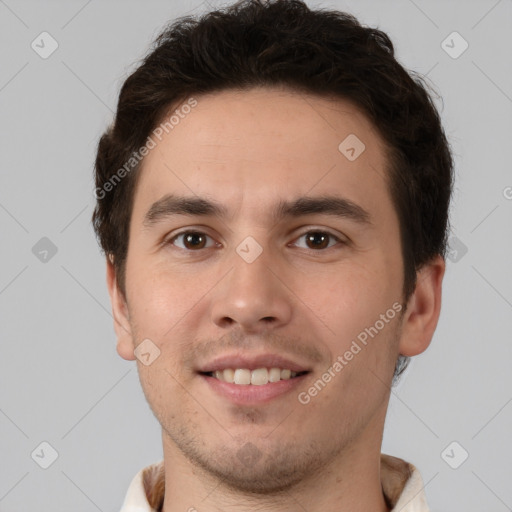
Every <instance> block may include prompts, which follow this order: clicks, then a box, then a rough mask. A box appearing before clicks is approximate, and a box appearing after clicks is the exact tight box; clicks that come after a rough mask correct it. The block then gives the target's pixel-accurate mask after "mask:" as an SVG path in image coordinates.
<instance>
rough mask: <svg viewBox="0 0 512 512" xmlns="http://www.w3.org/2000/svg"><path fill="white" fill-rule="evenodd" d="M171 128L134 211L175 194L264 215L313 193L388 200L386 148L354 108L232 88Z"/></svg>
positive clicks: (147, 168) (200, 102)
mask: <svg viewBox="0 0 512 512" xmlns="http://www.w3.org/2000/svg"><path fill="white" fill-rule="evenodd" d="M186 104H189V105H191V104H192V105H194V106H193V107H191V108H188V107H187V108H184V107H183V105H186ZM171 116H173V119H172V121H173V122H172V123H170V122H168V123H167V125H165V124H163V123H165V121H166V120H169V119H171ZM163 123H162V124H161V125H160V126H159V127H156V128H157V130H159V131H157V132H155V130H154V131H153V134H152V135H151V136H152V138H153V140H154V142H155V147H154V148H153V149H151V151H150V152H149V154H148V155H147V156H146V157H145V158H144V161H143V166H142V169H141V171H142V174H141V176H140V179H139V183H138V186H137V189H138V190H137V192H136V201H135V207H137V205H138V204H139V203H141V202H142V203H148V202H154V201H156V200H158V199H159V198H160V197H162V196H163V195H164V194H166V193H169V192H172V193H179V194H183V195H189V196H190V195H198V196H201V197H212V198H216V199H218V200H220V201H223V202H225V203H226V204H228V205H231V206H232V207H233V208H235V209H236V208H240V207H242V206H244V207H245V208H246V209H248V210H250V211H253V212H254V214H255V215H260V213H261V209H262V208H263V207H264V206H265V205H266V204H270V202H274V203H275V201H277V200H292V199H294V198H295V197H298V196H304V195H307V194H309V193H315V194H326V193H330V194H332V193H333V192H339V193H340V194H341V195H343V196H346V197H349V198H350V199H351V200H353V201H354V202H358V203H362V204H365V203H366V204H370V203H372V202H373V203H375V201H377V202H380V203H386V202H387V203H389V197H388V193H387V179H386V171H385V169H386V164H387V160H386V156H385V155H386V153H385V146H384V143H383V141H382V139H381V138H380V136H379V134H378V132H377V129H376V128H375V126H373V124H372V123H371V122H370V121H369V120H368V118H367V117H366V116H365V115H364V114H363V113H362V112H361V111H360V110H359V109H358V108H357V107H355V106H354V105H353V104H352V103H350V102H349V101H346V100H342V99H338V98H337V99H331V98H327V97H321V96H315V95H309V94H304V93H299V92H295V91H291V90H287V89H274V88H254V89H250V90H245V91H238V90H237V91H232V90H227V91H221V92H216V93H212V94H208V95H198V96H195V97H194V102H191V101H190V100H188V101H185V102H184V103H183V104H181V105H175V106H174V107H173V109H172V111H171V112H169V114H168V115H167V116H166V117H165V118H164V121H163ZM155 133H157V135H158V136H156V135H154V134H155ZM374 206H377V207H378V205H375V204H374ZM382 206H383V207H385V206H386V205H385V204H383V205H382ZM387 206H389V204H388V205H387ZM377 209H378V208H377Z"/></svg>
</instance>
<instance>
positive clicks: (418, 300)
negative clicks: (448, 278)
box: [399, 255, 446, 356]
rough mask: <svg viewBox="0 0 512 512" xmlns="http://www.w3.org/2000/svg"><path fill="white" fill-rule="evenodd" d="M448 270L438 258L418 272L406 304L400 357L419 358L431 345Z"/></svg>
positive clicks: (442, 260)
mask: <svg viewBox="0 0 512 512" xmlns="http://www.w3.org/2000/svg"><path fill="white" fill-rule="evenodd" d="M445 268H446V264H445V261H444V259H443V258H442V256H440V255H438V256H436V257H434V258H433V259H432V260H431V261H430V262H429V263H427V264H426V265H425V266H424V267H422V268H421V269H420V270H419V271H418V273H417V275H416V288H415V290H414V293H413V294H412V295H411V297H410V298H409V300H408V302H407V308H406V310H405V313H404V318H403V320H402V335H401V337H400V344H399V352H400V354H401V355H404V356H416V355H418V354H421V353H422V352H423V351H424V350H426V349H427V347H428V346H429V345H430V342H431V340H432V336H433V335H434V331H435V329H436V326H437V321H438V320H439V314H440V311H441V292H442V282H443V276H444V272H445Z"/></svg>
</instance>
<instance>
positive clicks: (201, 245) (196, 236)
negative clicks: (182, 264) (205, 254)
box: [170, 231, 212, 251]
mask: <svg viewBox="0 0 512 512" xmlns="http://www.w3.org/2000/svg"><path fill="white" fill-rule="evenodd" d="M209 238H210V237H209V236H208V235H206V234H205V233H200V232H198V231H184V232H183V233H180V234H178V235H176V236H175V237H173V238H172V240H171V241H170V243H171V244H172V245H176V246H177V247H180V248H181V249H186V250H191V251H194V250H197V249H205V248H207V247H211V245H212V244H210V245H207V244H208V239H209ZM178 240H179V241H181V243H177V241H178Z"/></svg>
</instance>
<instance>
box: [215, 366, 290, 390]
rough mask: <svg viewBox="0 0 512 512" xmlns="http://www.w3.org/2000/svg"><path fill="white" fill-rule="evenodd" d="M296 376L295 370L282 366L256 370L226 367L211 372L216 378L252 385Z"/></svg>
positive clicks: (262, 384) (261, 384) (260, 384)
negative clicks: (282, 367)
mask: <svg viewBox="0 0 512 512" xmlns="http://www.w3.org/2000/svg"><path fill="white" fill-rule="evenodd" d="M296 376H297V372H292V371H291V370H289V369H287V368H284V369H281V368H270V369H267V368H258V369H256V370H252V371H251V370H248V369H246V368H237V369H232V368H226V369H225V370H216V371H214V372H213V377H215V378H216V379H218V380H221V381H224V382H229V383H234V384H240V385H244V386H246V385H248V384H252V385H253V386H264V385H265V384H268V383H269V382H278V381H280V380H288V379H291V378H293V377H296Z"/></svg>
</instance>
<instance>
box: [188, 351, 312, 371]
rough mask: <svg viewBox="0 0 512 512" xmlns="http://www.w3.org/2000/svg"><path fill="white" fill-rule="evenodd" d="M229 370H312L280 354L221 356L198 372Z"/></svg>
mask: <svg viewBox="0 0 512 512" xmlns="http://www.w3.org/2000/svg"><path fill="white" fill-rule="evenodd" d="M227 368H232V369H237V368H245V369H247V370H256V369H258V368H281V369H283V368H287V369H290V370H291V371H292V372H297V373H298V372H306V371H310V368H308V367H306V366H305V365H303V364H300V363H298V362H295V361H292V360H291V359H289V358H287V357H285V356H281V355H279V354H259V355H249V354H240V353H238V354H227V355H224V356H219V357H216V358H215V359H213V360H212V361H210V362H209V363H205V364H204V365H202V366H201V367H200V368H199V369H198V372H200V373H209V372H215V371H217V370H225V369H227Z"/></svg>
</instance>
